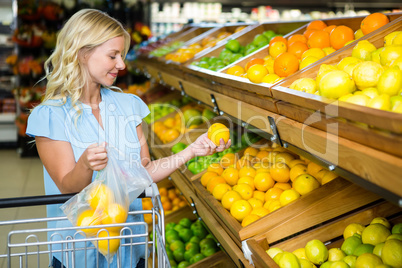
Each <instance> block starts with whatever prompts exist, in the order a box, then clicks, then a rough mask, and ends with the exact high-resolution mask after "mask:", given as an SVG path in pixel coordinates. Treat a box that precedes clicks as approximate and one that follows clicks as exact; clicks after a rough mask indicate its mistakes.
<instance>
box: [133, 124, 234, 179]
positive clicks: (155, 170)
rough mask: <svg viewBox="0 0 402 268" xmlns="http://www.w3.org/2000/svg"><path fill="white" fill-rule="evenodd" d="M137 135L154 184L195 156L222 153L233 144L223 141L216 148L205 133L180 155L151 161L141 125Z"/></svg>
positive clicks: (145, 164)
mask: <svg viewBox="0 0 402 268" xmlns="http://www.w3.org/2000/svg"><path fill="white" fill-rule="evenodd" d="M137 134H138V139H139V141H140V144H141V164H142V165H143V166H144V167H145V169H146V170H147V171H148V173H149V174H150V175H151V178H152V180H153V181H154V182H159V181H160V180H163V179H164V178H166V177H167V176H169V175H170V174H172V173H173V172H174V171H175V170H176V169H178V168H179V167H180V166H182V165H183V164H184V163H186V162H187V161H189V160H190V159H192V158H194V157H195V156H205V155H210V154H213V153H215V152H221V151H223V150H225V149H227V148H229V147H230V144H231V141H230V140H229V141H228V143H227V144H225V143H224V141H223V140H222V139H221V143H220V145H219V146H216V145H215V144H214V143H213V142H212V141H211V140H210V139H208V136H207V133H204V134H202V135H201V136H199V137H198V138H197V140H196V141H195V142H193V143H192V144H190V145H189V146H187V148H185V149H184V150H182V151H180V152H179V153H177V154H174V155H171V156H169V157H165V158H161V159H158V160H154V161H151V157H150V155H149V148H148V144H147V141H146V138H145V136H144V133H143V131H142V125H141V124H140V125H138V126H137Z"/></svg>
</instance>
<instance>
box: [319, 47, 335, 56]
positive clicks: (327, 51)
mask: <svg viewBox="0 0 402 268" xmlns="http://www.w3.org/2000/svg"><path fill="white" fill-rule="evenodd" d="M322 51H324V52H325V55H327V56H328V55H329V54H331V53H334V52H335V51H336V50H335V49H334V48H333V47H324V48H323V49H322Z"/></svg>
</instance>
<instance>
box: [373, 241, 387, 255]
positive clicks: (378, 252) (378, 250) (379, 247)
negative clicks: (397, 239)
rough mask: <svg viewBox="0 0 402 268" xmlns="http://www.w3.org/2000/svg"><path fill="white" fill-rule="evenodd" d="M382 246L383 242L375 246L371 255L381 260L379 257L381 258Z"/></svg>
mask: <svg viewBox="0 0 402 268" xmlns="http://www.w3.org/2000/svg"><path fill="white" fill-rule="evenodd" d="M384 245H385V242H382V243H380V244H377V245H376V246H375V247H374V249H373V254H375V255H377V256H378V257H380V258H381V256H382V248H383V247H384Z"/></svg>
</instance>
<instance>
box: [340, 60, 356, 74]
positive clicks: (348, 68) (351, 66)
mask: <svg viewBox="0 0 402 268" xmlns="http://www.w3.org/2000/svg"><path fill="white" fill-rule="evenodd" d="M358 64H359V62H353V63H350V64H348V65H346V66H345V68H343V71H345V72H346V73H347V74H348V75H350V77H352V76H353V70H354V69H355V68H356V66H357V65H358Z"/></svg>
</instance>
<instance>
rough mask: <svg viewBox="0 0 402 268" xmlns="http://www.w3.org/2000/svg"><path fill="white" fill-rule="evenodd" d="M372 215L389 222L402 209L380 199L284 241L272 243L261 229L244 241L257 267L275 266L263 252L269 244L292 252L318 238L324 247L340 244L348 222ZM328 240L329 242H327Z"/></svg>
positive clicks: (366, 220)
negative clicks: (260, 231) (258, 232)
mask: <svg viewBox="0 0 402 268" xmlns="http://www.w3.org/2000/svg"><path fill="white" fill-rule="evenodd" d="M375 217H385V218H388V219H389V220H390V222H391V223H397V222H401V221H402V210H401V209H400V208H398V207H396V206H395V205H392V204H390V203H388V202H380V203H377V204H374V205H371V206H369V207H366V208H363V209H361V210H358V211H356V212H353V213H351V214H349V215H346V216H344V217H341V218H339V219H336V220H334V221H330V222H328V223H325V224H324V225H322V226H320V227H317V228H314V229H312V230H310V231H308V232H305V233H303V234H300V235H298V236H295V237H291V238H289V239H287V240H285V241H283V242H279V243H271V242H270V235H269V234H267V233H260V234H258V235H257V236H255V237H253V238H251V239H249V240H247V242H246V243H247V245H248V248H249V249H250V251H251V253H252V254H251V258H252V259H253V263H254V264H255V266H256V267H278V266H277V265H276V264H275V262H274V261H273V260H272V259H271V258H270V257H269V255H268V254H267V253H266V250H267V249H268V248H269V247H279V248H280V249H282V250H284V251H289V252H292V251H294V250H296V249H298V248H302V247H305V245H306V244H307V242H308V241H310V240H313V239H318V240H320V241H321V242H323V243H324V244H325V245H327V248H340V246H341V244H342V242H343V238H341V237H342V234H343V231H344V229H345V228H346V226H347V225H349V224H351V223H360V224H363V225H367V224H369V223H370V222H371V220H372V219H373V218H375ZM307 220H308V218H305V219H304V221H307ZM327 242H330V243H329V244H328V243H327Z"/></svg>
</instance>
